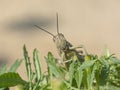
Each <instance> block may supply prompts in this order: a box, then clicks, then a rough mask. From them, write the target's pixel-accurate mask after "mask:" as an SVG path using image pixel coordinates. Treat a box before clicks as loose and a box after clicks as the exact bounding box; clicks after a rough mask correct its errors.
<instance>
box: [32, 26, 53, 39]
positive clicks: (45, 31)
mask: <svg viewBox="0 0 120 90" xmlns="http://www.w3.org/2000/svg"><path fill="white" fill-rule="evenodd" d="M34 26H35V27H37V28H39V29H41V30H42V31H44V32H46V33H48V34H50V35H52V36H53V37H54V35H53V34H52V33H50V32H48V31H47V30H45V29H43V28H41V27H39V26H37V25H34Z"/></svg>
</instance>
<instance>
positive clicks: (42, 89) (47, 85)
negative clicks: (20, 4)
mask: <svg viewBox="0 0 120 90" xmlns="http://www.w3.org/2000/svg"><path fill="white" fill-rule="evenodd" d="M23 51H24V61H25V66H26V73H27V77H28V81H25V80H23V79H22V78H21V77H20V75H19V74H18V73H15V72H13V71H16V69H17V67H18V66H19V65H16V64H15V65H16V66H12V69H10V71H9V70H8V72H5V71H6V66H4V67H3V68H2V69H1V71H0V88H6V87H12V86H16V85H17V86H19V87H18V88H21V89H20V90H113V89H115V90H119V89H120V60H119V59H117V58H116V57H115V55H114V54H110V52H109V51H108V50H106V52H105V54H104V55H102V56H100V57H98V56H97V55H92V54H87V55H85V57H84V58H85V61H84V62H82V63H81V62H79V60H78V61H74V60H73V61H72V62H71V64H70V65H69V68H68V69H66V68H65V67H64V65H62V64H59V63H57V62H56V60H57V59H56V58H55V57H54V56H53V54H52V53H51V52H48V55H47V56H46V57H45V59H46V63H47V72H43V71H42V64H41V60H40V59H39V57H38V50H37V49H34V51H33V66H34V68H32V67H31V64H32V63H31V61H30V57H29V55H28V51H27V49H26V47H25V45H24V47H23ZM19 64H20V63H19ZM13 67H15V68H14V69H13ZM12 81H13V82H12Z"/></svg>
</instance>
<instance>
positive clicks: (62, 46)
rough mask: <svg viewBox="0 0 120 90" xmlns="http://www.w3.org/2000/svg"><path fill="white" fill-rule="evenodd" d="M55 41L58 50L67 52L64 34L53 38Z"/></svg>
mask: <svg viewBox="0 0 120 90" xmlns="http://www.w3.org/2000/svg"><path fill="white" fill-rule="evenodd" d="M53 41H54V43H55V44H56V47H57V49H58V50H62V51H65V50H67V48H68V47H67V41H66V39H65V37H64V35H63V34H62V33H59V34H58V35H56V36H54V37H53Z"/></svg>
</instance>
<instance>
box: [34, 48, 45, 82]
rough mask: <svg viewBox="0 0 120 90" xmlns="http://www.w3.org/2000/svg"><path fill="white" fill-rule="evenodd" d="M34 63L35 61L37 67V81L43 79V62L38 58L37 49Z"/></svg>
mask: <svg viewBox="0 0 120 90" xmlns="http://www.w3.org/2000/svg"><path fill="white" fill-rule="evenodd" d="M33 61H34V67H35V72H36V76H37V80H39V79H41V78H42V76H43V75H42V67H41V62H40V60H39V57H38V51H37V49H34V52H33Z"/></svg>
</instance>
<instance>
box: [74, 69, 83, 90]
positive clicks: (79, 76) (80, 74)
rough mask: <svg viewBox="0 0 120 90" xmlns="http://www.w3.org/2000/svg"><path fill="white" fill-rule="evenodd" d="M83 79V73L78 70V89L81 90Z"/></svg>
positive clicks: (76, 77) (76, 78) (76, 76)
mask: <svg viewBox="0 0 120 90" xmlns="http://www.w3.org/2000/svg"><path fill="white" fill-rule="evenodd" d="M82 78H83V71H82V70H81V69H80V70H77V71H76V73H75V80H76V82H77V87H78V88H79V89H80V86H81V83H82Z"/></svg>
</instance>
